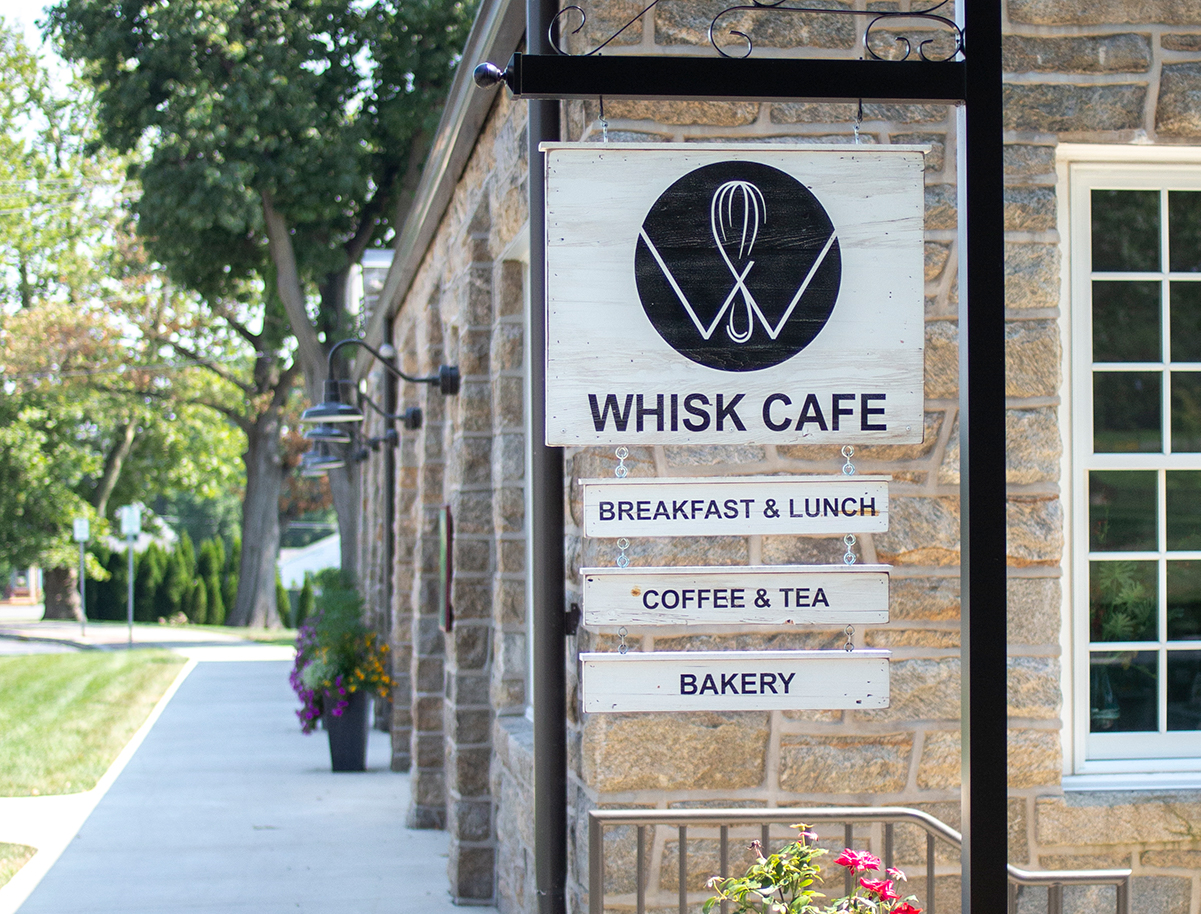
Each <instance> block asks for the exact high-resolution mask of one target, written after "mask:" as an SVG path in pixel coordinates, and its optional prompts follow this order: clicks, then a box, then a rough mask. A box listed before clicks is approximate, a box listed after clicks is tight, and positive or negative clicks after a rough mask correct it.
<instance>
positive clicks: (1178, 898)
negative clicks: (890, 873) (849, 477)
mask: <svg viewBox="0 0 1201 914" xmlns="http://www.w3.org/2000/svg"><path fill="white" fill-rule="evenodd" d="M908 2H909V0H898V3H896V4H892V3H890V4H883V5H881V4H872V5H871V8H873V9H875V8H876V7H877V6H885V7H889V8H892V7H902V8H903V7H905V6H906V5H907V4H908ZM828 5H829V6H832V7H833V6H841V7H845V8H852V7H853V8H856V9H860V10H862V9H865V8H866V7H865V4H864V0H853V2H846V3H841V2H839V3H835V2H832V3H830V4H828ZM639 8H641V7H640V6H631V5H630V4H628V3H622V2H615V0H598V2H596V3H594V4H591V5H590V8H589V10H588V12H589V19H588V22H587V24H586V25H585V27H584V28H583V29H582V30H581V31H580V32H579V33H578V34H576V35H575V36H574V37H573V38H572V41H573V42H574V44H573V48H574V49H575V50H577V51H579V50H587V49H589V48H592V47H595V46H596V45H597V44H599V43H600V42H601V41H603V40H604V38H606V37H608V35H610V34H611V33H612V32H614V31H616V29H617V28H618V27H620V24H621V23H622V22H624V21H625V19H626V18H627V17H628V16H629V15H632V14H633V13H635V12H637V9H639ZM721 8H722V7H721V6H719V5H714V4H709V3H690V2H684V0H664V2H662V3H661V4H660V5H658V6H657V7H655V8H654V9H652V10H651V11H649V12H648V13H646V15H645V16H644V17H643V18H642V19H641V20H640V21H638V22H636V23H634V24H633V25H632V26H631V27H630V28H629V29H627V30H626V31H625V32H623V33H622V34H621V36H620V37H619V38H617V39H616V40H615V41H614V43H613V44H611V45H610V46H609V47H608V48H607V49H606V53H612V54H620V53H637V54H654V53H677V54H678V53H696V54H712V53H713V51H712V49H711V48H710V47H709V46H708V44H707V29H708V25H709V21H710V19H711V18H712V16H713V15H714V14H715V13H716V12H718V11H719V10H720V9H721ZM913 8H914V9H917V8H918V6H917V3H916V2H915V0H914V3H913ZM1004 12H1005V30H1006V37H1005V42H1004V60H1005V69H1006V76H1005V106H1006V107H1005V127H1006V135H1005V142H1006V147H1005V201H1006V208H1005V228H1006V270H1007V285H1006V304H1007V324H1006V364H1007V377H1006V395H1007V403H1006V414H1005V424H1006V432H1007V436H1008V448H1007V455H1006V456H1007V474H1008V488H1007V492H1008V517H1009V526H1008V566H1009V589H1008V610H1009V612H1008V637H1009V641H1008V643H1009V648H1008V650H1009V683H1008V685H1009V728H1010V729H1009V772H1010V773H1009V796H1010V805H1009V822H1008V838H1009V856H1010V860H1011V862H1014V863H1017V864H1020V865H1024V866H1027V867H1030V868H1035V869H1039V868H1045V869H1056V868H1069V867H1109V866H1130V867H1132V868H1133V870H1134V874H1135V883H1134V886H1135V888H1134V893H1135V894H1134V898H1135V909H1136V910H1137V911H1146V912H1151V911H1155V912H1171V914H1196V912H1197V911H1198V910H1201V833H1199V832H1198V828H1199V826H1198V825H1197V823H1198V822H1201V735H1198V725H1199V724H1201V552H1198V551H1194V550H1197V549H1201V547H1199V546H1197V545H1196V544H1195V543H1196V540H1197V538H1198V537H1199V536H1201V520H1199V518H1201V405H1199V404H1201V344H1199V343H1197V342H1195V340H1196V339H1198V338H1199V331H1201V284H1198V283H1197V282H1196V280H1197V278H1198V277H1201V4H1198V3H1197V2H1196V0H1090V2H1084V0H1005V11H1004ZM749 15H751V14H743V18H742V19H740V20H738V22H737V25H738V26H739V27H742V28H743V29H744V30H746V31H748V32H749V33H750V34H751V35H752V36H754V40H755V42H756V47H757V49H758V50H757V53H758V52H762V53H768V54H771V53H782V52H783V51H784V50H788V51H789V52H792V53H801V54H806V55H808V56H821V57H842V58H858V57H860V56H862V54H863V36H862V32H863V20H862V19H861V18H860V17H855V16H845V15H828V16H820V15H808V16H796V17H793V18H784V17H782V16H778V17H776V18H774V19H773V18H772V17H770V16H760V17H759V18H757V19H756V20H755V21H754V22H753V23H752V22H751V21H750V19H748V18H747V17H748V16H749ZM523 19H524V9H523V6H522V5H521V4H517V3H514V2H512V0H483V6H482V9H481V11H480V14H479V18H478V20H477V23H476V27H475V30H474V32H473V34H472V36H471V38H470V41H469V45H468V47H467V49H466V51H465V55H464V63H465V64H466V65H467V66H465V67H463V68H462V71H461V72H460V73H459V76H458V79H457V81H456V83H455V86H454V89H453V91H452V93H451V96H450V98H449V100H448V105H447V113H446V115H445V116H444V118H443V122H442V126H441V128H440V132H439V135H438V136H437V138H436V140H435V142H434V146H433V152H432V154H431V158H430V161H429V163H428V165H427V167H426V171H425V175H424V177H423V181H422V184H421V187H420V189H419V193H418V200H417V204H416V206H415V207H414V210H413V211H414V213H415V215H414V216H413V217H412V219H411V220H410V222H409V223H408V224H407V225H406V226H405V228H404V230H403V232H402V233H401V234H400V236H399V239H398V243H397V248H396V252H395V258H394V261H393V264H392V267H391V271H390V273H389V274H388V279H387V282H386V284H385V288H384V291H383V293H382V295H381V298H380V305H379V308H378V314H377V315H376V319H375V320H374V321H373V323H372V324H371V325H370V326H369V328H368V333H369V336H368V339H369V341H371V342H375V343H379V342H381V341H384V340H388V341H390V342H392V343H393V344H394V345H395V347H396V349H397V350H398V352H399V353H400V360H401V364H402V366H403V367H404V368H406V369H407V370H409V371H412V372H418V373H425V372H429V371H432V370H436V368H437V366H438V365H439V364H441V363H444V362H445V363H449V364H457V365H458V366H459V367H460V369H461V371H462V375H463V386H462V392H461V394H460V395H459V396H458V397H456V398H445V399H444V398H442V397H441V396H440V395H439V394H438V393H437V392H436V391H433V390H431V389H429V388H426V387H424V386H422V387H420V388H417V387H410V386H401V388H400V389H399V390H398V391H395V392H394V393H393V395H394V396H395V397H396V400H395V401H394V402H396V403H398V404H399V405H400V406H413V405H418V406H421V407H422V408H423V409H424V411H425V422H424V426H423V427H422V429H421V430H420V431H418V432H415V433H411V432H406V433H403V434H402V443H401V446H400V449H399V451H398V452H397V454H396V456H395V458H394V465H393V462H392V461H387V462H385V461H383V460H382V459H378V458H373V460H375V461H376V463H369V465H368V467H367V468H365V471H364V473H363V474H362V478H363V484H364V490H363V503H362V504H363V511H362V523H363V531H362V535H361V538H360V542H361V543H362V544H363V553H362V565H361V568H360V574H361V578H362V580H363V582H364V585H365V588H366V589H367V591H368V593H369V594H370V595H371V602H372V604H373V606H374V608H375V610H376V612H378V613H379V614H380V618H381V620H382V621H381V624H383V625H385V626H386V627H389V629H390V632H391V640H392V644H393V646H394V649H395V652H396V653H395V658H396V673H397V678H398V681H399V685H398V687H397V690H396V693H395V695H394V701H393V716H392V721H391V724H392V740H393V752H394V755H393V764H394V767H395V768H397V769H408V770H411V772H412V784H413V806H412V808H411V810H410V813H409V822H408V824H409V825H411V826H415V827H429V828H446V829H448V830H449V833H450V838H451V851H450V860H449V885H450V891H451V893H452V894H453V895H454V897H455V898H456V899H458V900H460V901H463V902H488V901H494V902H495V903H496V904H497V905H498V906H499V907H500V909H501V910H502V911H503V912H505V914H509V912H517V911H532V910H533V909H534V907H535V903H536V899H535V897H534V889H533V878H534V876H533V826H532V812H531V809H532V732H531V723H530V715H529V713H528V712H529V709H530V707H531V704H532V698H533V697H532V695H531V689H530V669H529V666H530V661H529V658H530V644H529V610H528V593H527V586H526V585H527V581H528V572H527V558H526V550H525V547H526V534H527V527H526V521H525V518H526V513H527V511H526V506H527V501H526V497H527V493H526V489H525V481H526V479H525V468H526V466H527V450H526V448H527V445H528V443H529V439H528V435H529V423H528V412H527V401H528V366H529V364H530V360H531V359H539V358H541V357H542V356H541V353H538V352H530V351H529V350H528V348H527V347H526V345H525V339H526V333H527V329H526V317H527V314H528V311H529V308H530V307H531V303H530V302H529V301H528V297H527V272H528V264H529V240H528V232H527V219H528V214H527V182H528V181H530V180H540V176H538V175H533V176H531V175H530V173H529V168H528V162H527V159H526V148H525V146H526V143H525V128H526V105H525V103H523V102H518V101H513V100H512V99H511V98H509V97H507V96H506V94H505V92H504V91H503V90H501V91H497V90H493V91H490V92H485V91H481V90H478V89H476V88H474V87H473V86H472V84H471V81H470V79H469V69H470V65H474V64H475V63H476V62H479V61H483V60H490V61H494V62H501V63H503V62H504V61H506V60H507V59H508V58H509V56H510V54H511V53H512V52H513V51H514V50H515V49H517V48H518V46H519V44H520V42H521V40H522V31H523V28H524V22H523ZM885 37H886V38H887V36H885ZM856 115H857V111H856V106H855V105H850V104H810V103H791V104H780V103H776V104H768V103H763V104H753V103H736V104H735V103H689V104H685V103H644V102H623V101H620V100H616V99H614V100H609V101H606V103H605V106H604V117H605V121H606V124H605V125H602V123H601V121H600V110H599V106H598V104H597V103H596V102H595V101H593V102H571V103H565V104H564V105H563V106H562V118H561V123H562V134H563V136H562V138H563V139H565V140H584V141H589V142H602V141H606V140H607V142H609V143H628V142H663V141H675V142H687V141H697V140H701V139H706V140H719V141H750V142H772V143H790V144H799V143H846V142H853V141H854V139H855V135H856V132H857V134H858V140H859V142H862V143H871V144H921V145H924V146H927V147H928V148H929V152H928V154H927V156H926V172H925V203H926V208H925V295H926V303H925V319H926V340H925V346H926V348H925V440H924V442H923V443H922V444H921V445H915V446H904V447H901V446H892V447H884V446H876V447H863V448H860V449H858V451H857V453H856V455H855V462H856V465H857V466H858V468H859V469H860V470H861V471H862V472H883V473H890V474H891V475H892V478H893V482H892V484H891V523H890V527H889V530H888V532H887V533H883V534H876V535H865V536H862V537H860V539H859V542H858V544H857V546H856V549H857V550H858V556H859V558H860V560H861V561H867V562H884V563H889V564H891V565H892V566H893V573H892V593H891V621H890V622H889V623H888V624H886V625H879V626H872V627H870V628H866V629H863V630H861V631H860V632H859V633H857V634H856V636H855V637H856V640H857V642H858V643H859V644H860V645H863V646H877V647H886V648H888V649H890V650H891V651H892V662H891V677H892V703H891V707H890V708H888V709H887V710H883V711H858V712H855V711H846V712H843V711H835V712H771V713H741V714H740V713H692V714H672V715H666V714H642V715H634V714H630V715H584V714H581V713H580V712H579V702H578V695H576V693H575V670H576V664H575V662H574V658H575V656H576V654H577V652H579V651H584V650H611V649H614V646H615V639H614V637H613V636H612V635H611V634H608V633H598V632H592V631H589V630H587V629H584V628H581V629H580V631H579V633H578V634H577V635H575V636H573V637H570V638H569V639H568V643H567V645H566V653H565V657H566V660H567V667H568V675H569V683H570V684H571V689H572V693H571V694H570V695H569V700H568V717H569V719H568V727H569V757H570V785H571V787H570V797H571V800H570V807H571V808H570V816H571V822H572V823H573V828H572V839H571V840H572V844H571V847H570V848H569V851H570V853H569V860H570V867H571V870H570V882H569V904H570V905H571V907H572V910H575V911H581V910H583V909H584V907H585V905H586V898H587V892H588V885H587V881H588V875H587V873H588V871H587V847H586V831H585V830H584V829H583V828H582V827H581V824H580V823H581V821H582V819H581V817H582V816H583V815H584V813H585V812H586V810H588V809H590V808H593V807H596V806H600V805H604V806H611V807H652V808H670V807H673V806H681V805H699V804H705V805H715V806H722V805H726V806H735V805H741V806H789V805H803V804H808V805H841V804H865V805H885V804H888V805H905V806H913V807H917V808H919V809H924V810H927V811H929V812H931V813H932V814H934V815H935V816H937V817H938V818H940V819H942V820H944V821H946V822H947V823H949V824H951V825H952V826H955V825H957V823H958V815H959V813H958V804H959V764H960V762H959V729H958V728H959V596H958V588H959V577H958V575H959V568H958V562H959V551H958V525H959V511H958V493H959V490H958V485H959V450H958V433H959V432H958V426H957V422H956V413H957V408H958V402H957V373H958V367H957V346H958V335H957V322H956V314H957V298H956V291H957V286H956V265H957V256H958V255H957V251H956V237H957V236H956V224H957V223H956V219H957V213H956V205H955V199H956V187H955V114H954V111H953V109H951V108H948V107H944V106H938V105H879V104H870V103H869V104H865V105H864V106H863V111H862V121H861V123H859V124H858V125H857V124H856V121H857V118H856ZM534 306H535V307H537V306H538V304H537V303H535V305H534ZM367 380H368V383H369V385H372V386H373V387H375V388H379V387H381V386H382V385H383V384H384V383H385V382H384V380H383V377H382V376H381V375H379V374H378V373H374V374H370V375H369V376H368V378H367ZM377 392H378V391H377ZM566 461H567V476H568V484H567V489H566V491H565V492H564V511H565V512H566V518H567V528H568V529H567V554H568V563H569V566H570V567H569V569H568V585H567V586H568V589H569V595H568V602H569V603H570V602H578V599H579V597H578V575H577V571H578V569H579V568H580V567H582V566H587V565H593V564H612V562H613V559H614V557H615V551H614V547H613V546H612V544H611V543H610V542H607V541H597V540H589V539H585V538H584V537H582V536H581V533H580V528H579V524H580V505H579V487H578V485H577V484H576V480H578V479H580V478H586V477H594V476H607V475H612V471H613V467H614V465H615V459H614V457H613V455H612V451H611V449H607V448H606V449H600V448H593V449H578V450H568V452H567V454H566ZM626 462H627V465H628V466H629V467H630V468H631V472H632V474H633V475H643V476H671V475H676V476H678V475H722V474H738V475H750V474H771V473H834V472H837V470H838V467H839V466H840V465H841V457H840V456H839V455H838V452H837V448H833V447H827V448H813V447H801V446H738V447H654V448H642V449H638V448H634V449H632V453H631V456H630V458H629V459H628V460H627V461H626ZM444 505H447V506H449V512H450V516H451V517H452V518H453V534H454V535H453V546H452V550H451V551H452V555H451V559H452V564H453V569H454V570H453V581H452V584H451V602H452V604H453V611H454V621H453V626H452V627H451V629H450V631H449V632H444V630H443V628H442V627H441V626H440V618H439V605H440V604H439V598H438V594H439V580H438V576H439V556H438V542H439V534H438V529H439V527H438V523H439V513H440V510H441V509H442V507H443V506H444ZM843 551H844V547H843V544H842V542H841V540H840V539H839V538H795V537H787V538H786V537H780V538H775V537H745V538H716V539H692V540H681V539H677V540H651V539H648V540H643V541H635V542H634V543H633V544H632V546H631V548H630V550H629V555H630V556H631V558H632V561H633V562H634V564H669V565H671V564H674V565H679V564H730V565H741V564H748V563H750V564H754V563H768V564H780V563H814V562H837V561H839V560H840V559H841V556H842V553H843ZM442 621H444V620H442ZM632 637H633V644H634V647H635V649H641V650H650V649H669V650H695V649H705V648H727V647H728V648H733V647H738V648H742V649H748V648H760V647H761V648H775V649H787V648H798V647H823V648H828V647H836V646H839V645H841V643H842V640H843V636H842V634H841V632H840V631H812V630H808V629H806V630H800V629H782V630H771V631H767V632H765V631H763V630H762V629H754V630H751V629H747V630H746V631H744V632H741V633H738V634H722V635H697V634H693V633H690V632H689V631H688V630H685V629H683V628H679V629H663V628H656V629H653V630H651V629H647V630H645V631H636V632H634V633H633V635H632ZM996 827H998V828H999V827H1000V825H998V826H996ZM653 853H654V855H655V856H654V858H653V864H652V867H651V876H650V880H651V882H650V888H651V890H652V894H653V893H654V892H657V891H662V892H663V893H666V894H664V895H663V896H662V897H661V899H660V900H659V901H656V902H654V903H655V904H656V905H662V906H664V907H666V906H669V905H672V906H674V889H675V886H674V883H673V881H672V880H673V879H674V876H673V875H672V874H673V872H674V870H673V867H674V863H673V862H672V859H673V854H674V853H675V849H674V846H673V845H672V844H671V843H670V842H666V843H663V842H661V843H660V844H658V845H656V847H655V848H654V849H653ZM903 858H904V854H903V853H902V860H901V862H902V865H903V864H904V863H905V860H904V859H903ZM910 862H912V861H910ZM944 870H945V871H946V872H947V873H948V874H951V875H949V876H948V878H947V879H945V880H943V882H944V883H946V885H947V888H946V890H945V892H946V894H945V897H944V895H943V891H942V890H940V895H939V902H940V903H939V910H940V911H947V910H955V909H956V907H955V906H956V905H957V898H958V889H957V886H956V885H955V884H954V876H953V870H954V861H953V859H952V858H950V857H948V858H947V859H945V860H941V861H940V872H943V871H944ZM698 878H699V877H698ZM922 883H923V880H921V879H915V880H913V882H912V885H911V888H913V889H914V890H916V892H917V893H918V894H919V896H922V895H923V892H924V886H923V884H922ZM698 890H699V883H698ZM656 897H657V896H656ZM1088 897H1089V896H1081V897H1080V898H1078V899H1077V901H1076V902H1075V904H1077V905H1078V906H1079V909H1080V910H1086V909H1087V910H1092V909H1093V908H1091V907H1089V906H1088V905H1089V902H1088ZM665 899H666V900H665ZM1097 909H1100V908H1097Z"/></svg>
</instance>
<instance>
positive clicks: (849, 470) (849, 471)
mask: <svg viewBox="0 0 1201 914" xmlns="http://www.w3.org/2000/svg"><path fill="white" fill-rule="evenodd" d="M842 456H843V457H845V458H846V463H844V464H843V465H842V475H843V476H854V475H855V464H853V463H851V458H852V457H854V456H855V449H854V448H853V447H851V446H850V445H849V444H846V445H843V448H842Z"/></svg>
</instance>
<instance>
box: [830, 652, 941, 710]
mask: <svg viewBox="0 0 1201 914" xmlns="http://www.w3.org/2000/svg"><path fill="white" fill-rule="evenodd" d="M890 673H891V680H892V681H891V683H890V686H889V694H890V698H891V706H890V707H888V708H882V709H880V710H878V711H852V712H848V713H849V714H851V715H853V716H854V717H856V718H862V719H864V720H870V721H914V720H958V719H959V659H958V658H950V657H948V658H945V659H942V660H933V659H915V660H896V659H894V660H893V661H892V663H891V665H890Z"/></svg>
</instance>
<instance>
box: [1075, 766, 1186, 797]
mask: <svg viewBox="0 0 1201 914" xmlns="http://www.w3.org/2000/svg"><path fill="white" fill-rule="evenodd" d="M1063 789H1064V792H1065V793H1074V792H1077V791H1091V792H1106V793H1108V792H1113V791H1123V792H1125V791H1163V790H1201V771H1157V772H1153V773H1152V772H1137V773H1136V772H1122V773H1109V774H1067V775H1064V776H1063Z"/></svg>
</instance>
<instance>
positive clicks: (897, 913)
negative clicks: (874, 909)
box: [892, 901, 922, 914]
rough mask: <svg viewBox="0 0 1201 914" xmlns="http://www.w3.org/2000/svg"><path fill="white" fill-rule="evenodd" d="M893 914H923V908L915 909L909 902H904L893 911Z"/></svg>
mask: <svg viewBox="0 0 1201 914" xmlns="http://www.w3.org/2000/svg"><path fill="white" fill-rule="evenodd" d="M892 914H922V909H921V908H915V907H914V906H913V905H911V904H910V903H909V902H907V901H902V902H901V903H900V904H899V905H897V906H896V907H895V908H893V909H892Z"/></svg>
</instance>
